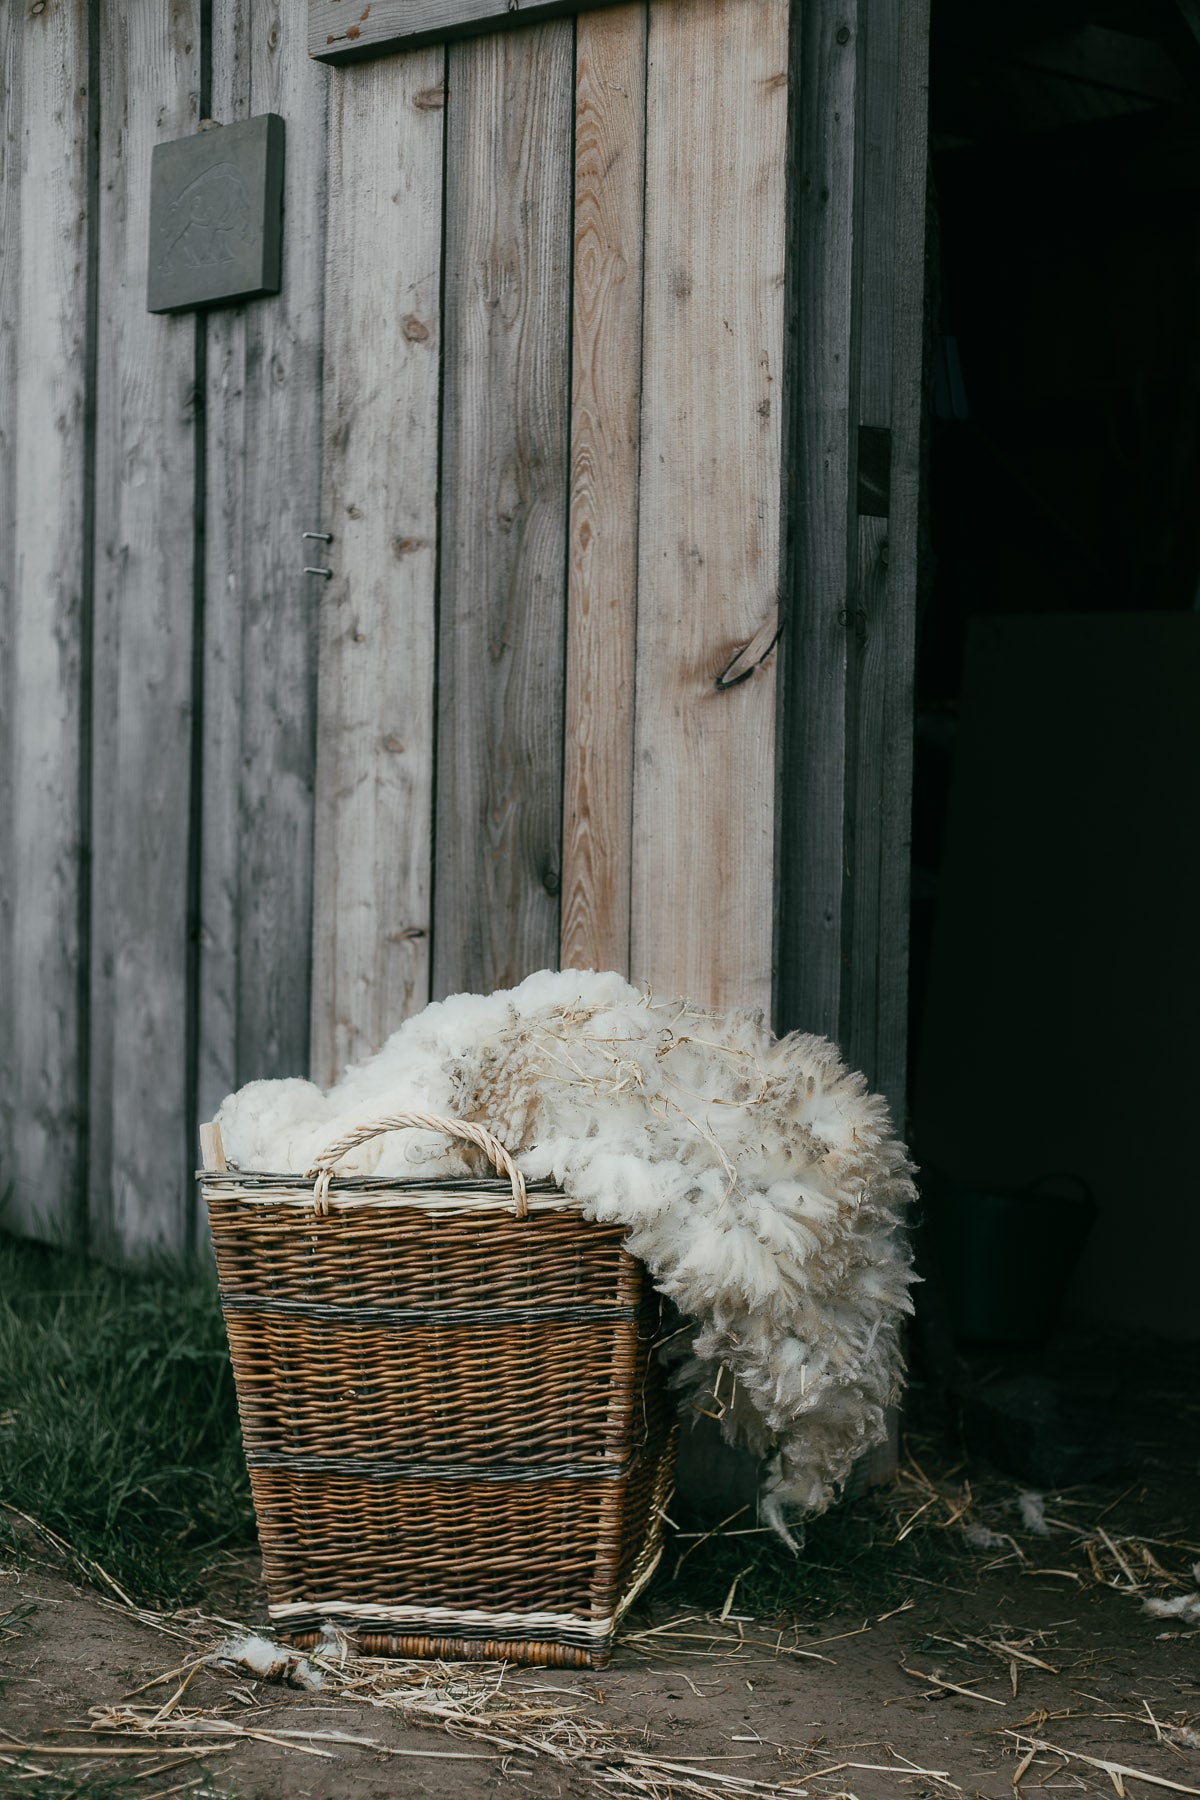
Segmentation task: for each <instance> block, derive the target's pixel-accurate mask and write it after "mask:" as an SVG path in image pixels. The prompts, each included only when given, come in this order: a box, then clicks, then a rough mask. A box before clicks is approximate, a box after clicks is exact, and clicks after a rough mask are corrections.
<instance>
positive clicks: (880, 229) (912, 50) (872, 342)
mask: <svg viewBox="0 0 1200 1800" xmlns="http://www.w3.org/2000/svg"><path fill="white" fill-rule="evenodd" d="M863 20H864V25H865V28H864V30H863V31H862V33H861V35H860V57H859V70H860V83H861V106H860V118H861V123H860V126H859V158H860V176H859V182H858V199H857V225H856V236H857V241H858V252H857V274H856V281H855V308H854V370H853V373H854V384H855V395H856V400H855V411H856V414H857V418H858V420H859V421H860V430H859V434H858V441H859V445H860V449H861V448H862V446H863V445H867V446H868V447H869V446H870V445H871V444H873V443H875V442H877V441H879V440H881V439H883V438H886V440H887V442H888V444H889V445H890V456H889V458H888V467H887V470H886V472H885V474H884V475H883V477H882V479H880V480H878V481H876V482H875V484H874V488H873V490H872V491H870V492H868V488H869V487H870V485H871V484H869V483H867V482H865V481H864V479H863V472H864V461H863V459H862V458H861V457H860V464H859V481H858V511H859V515H860V516H859V518H858V519H857V522H856V525H855V531H856V536H857V555H856V557H855V587H854V590H853V592H852V594H851V597H850V602H849V607H848V611H849V615H850V624H851V630H850V632H849V635H848V656H847V696H846V701H847V703H846V732H847V763H846V795H845V838H844V844H845V852H844V858H843V878H844V887H843V908H842V916H843V931H844V946H845V956H844V975H843V990H842V995H841V1024H840V1037H841V1041H842V1044H843V1047H844V1048H845V1050H846V1054H847V1055H848V1056H849V1058H850V1060H851V1061H852V1062H854V1063H855V1064H856V1065H857V1066H858V1067H860V1068H862V1069H863V1070H865V1072H866V1074H867V1076H868V1079H869V1080H870V1081H871V1083H872V1085H873V1086H875V1087H877V1088H879V1089H880V1090H881V1091H882V1092H884V1093H885V1094H886V1095H887V1097H888V1099H889V1100H890V1102H891V1104H892V1107H893V1111H894V1113H895V1115H896V1117H897V1118H898V1119H899V1120H900V1121H903V1116H904V1098H905V1074H906V1065H907V980H908V889H909V860H910V858H909V836H910V831H909V820H910V815H911V786H912V705H913V697H912V696H913V656H914V613H915V602H916V528H917V500H918V489H919V481H920V469H919V457H920V380H921V348H922V345H921V328H920V320H921V314H922V301H923V293H924V277H923V253H924V213H925V173H924V171H925V163H924V155H925V150H924V146H925V73H926V69H927V60H928V10H927V9H924V10H922V9H921V8H915V9H914V8H909V7H902V6H901V4H900V0H869V6H868V8H867V9H866V11H865V13H864V15H863ZM864 428H865V429H864Z"/></svg>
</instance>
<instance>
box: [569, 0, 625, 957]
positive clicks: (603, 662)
mask: <svg viewBox="0 0 1200 1800" xmlns="http://www.w3.org/2000/svg"><path fill="white" fill-rule="evenodd" d="M645 86H646V8H645V6H644V5H635V6H621V7H618V8H615V9H614V10H613V11H612V12H597V13H585V14H584V15H583V16H582V17H581V18H580V20H579V22H578V24H577V26H576V49H575V280H574V290H573V305H572V311H573V320H572V357H571V517H570V548H569V561H568V569H567V672H566V729H565V753H564V764H563V875H562V929H561V943H560V961H561V963H562V966H563V967H564V968H568V969H571V968H575V969H589V968H590V969H618V970H620V971H621V972H622V973H625V974H627V973H628V971H629V883H630V872H631V871H630V861H631V854H632V831H633V816H632V815H633V691H634V674H635V662H636V650H637V518H638V460H639V459H638V440H639V409H640V400H641V374H642V370H641V336H642V317H641V315H642V225H643V218H642V213H643V194H644V188H645V175H646V169H645V143H646V120H645Z"/></svg>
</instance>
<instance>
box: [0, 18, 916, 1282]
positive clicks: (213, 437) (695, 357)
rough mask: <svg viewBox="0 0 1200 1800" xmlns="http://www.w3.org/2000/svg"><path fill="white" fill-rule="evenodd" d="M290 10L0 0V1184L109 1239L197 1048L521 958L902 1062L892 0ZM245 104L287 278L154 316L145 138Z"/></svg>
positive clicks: (899, 452)
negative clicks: (872, 466)
mask: <svg viewBox="0 0 1200 1800" xmlns="http://www.w3.org/2000/svg"><path fill="white" fill-rule="evenodd" d="M302 11H303V9H301V8H286V9H285V8H284V7H283V6H282V5H280V4H279V0H212V5H211V7H208V6H202V5H201V4H200V0H194V4H192V0H182V3H181V4H180V5H177V6H174V7H172V8H170V9H167V10H166V12H163V11H162V10H161V9H159V10H157V11H156V10H155V9H150V11H147V10H146V9H145V8H142V7H140V6H136V5H134V3H133V0H90V3H89V0H47V5H46V6H45V7H44V8H43V9H42V11H41V12H40V13H37V14H34V13H30V12H23V13H21V14H20V16H16V15H14V14H13V12H12V11H11V9H9V10H7V11H5V12H4V14H3V15H2V16H0V82H2V83H3V84H4V95H3V97H4V99H5V102H6V103H5V105H4V109H3V115H2V116H3V125H2V128H0V129H2V131H3V134H4V135H3V149H4V162H3V165H2V184H0V231H2V232H3V248H4V257H3V263H2V266H0V633H2V644H3V650H4V661H3V674H2V679H3V681H4V684H5V686H4V694H3V700H4V705H3V713H2V717H0V734H3V738H2V741H0V754H2V756H3V762H2V767H0V780H2V781H3V784H4V786H3V790H2V814H0V833H2V834H3V837H2V841H0V980H3V982H4V1000H3V1004H0V1183H7V1182H10V1181H11V1182H12V1183H13V1185H14V1190H15V1202H14V1206H15V1214H14V1216H15V1219H16V1222H17V1223H18V1224H19V1225H20V1227H21V1228H23V1229H27V1230H42V1231H46V1232H57V1233H59V1234H62V1235H66V1236H69V1237H73V1238H75V1239H77V1240H79V1239H83V1238H87V1239H90V1241H91V1243H92V1244H93V1245H94V1246H95V1247H96V1248H97V1249H100V1250H102V1251H104V1252H106V1253H109V1254H113V1255H118V1254H126V1255H136V1254H140V1253H143V1252H146V1251H149V1250H152V1249H168V1250H180V1249H185V1248H187V1247H189V1246H190V1245H191V1244H192V1243H193V1242H194V1241H195V1238H196V1220H195V1216H194V1208H193V1203H192V1199H191V1186H190V1182H189V1179H188V1172H189V1169H190V1167H191V1164H192V1160H193V1142H194V1135H195V1127H196V1122H197V1119H198V1118H199V1117H203V1116H207V1115H208V1114H209V1113H210V1112H211V1110H212V1109H213V1108H214V1107H215V1105H216V1104H217V1103H218V1102H219V1100H220V1098H221V1096H222V1094H223V1093H224V1092H225V1091H226V1090H227V1089H229V1088H230V1087H232V1086H234V1085H236V1084H239V1083H241V1082H244V1081H246V1080H249V1079H251V1078H254V1077H258V1076H272V1075H280V1074H287V1073H300V1072H303V1071H304V1070H305V1068H306V1065H308V1064H309V1063H310V1062H311V1067H312V1070H313V1073H314V1074H315V1076H316V1077H317V1078H318V1079H322V1080H328V1079H330V1078H332V1077H333V1076H334V1075H335V1074H336V1072H337V1070H338V1069H339V1068H340V1067H341V1066H342V1065H344V1063H345V1062H346V1061H347V1060H349V1059H351V1058H354V1057H358V1056H361V1055H363V1054H364V1053H366V1052H367V1051H369V1050H371V1049H373V1048H375V1047H377V1046H378V1044H379V1043H381V1042H382V1040H383V1038H384V1037H385V1036H386V1035H387V1033H388V1032H389V1031H390V1030H392V1029H394V1027H395V1026H396V1025H397V1024H398V1023H399V1022H400V1021H401V1019H402V1018H404V1017H405V1016H407V1015H408V1014H409V1013H410V1012H412V1011H414V1010H415V1009H417V1008H419V1007H420V1006H421V1005H423V1004H424V1003H425V1002H426V1001H427V999H428V998H430V997H431V996H433V995H438V994H441V993H445V992H448V991H452V990H454V989H456V988H461V987H474V986H493V985H497V984H501V983H507V982H511V981H514V980H517V979H519V978H520V977H521V976H522V975H523V974H524V973H526V972H527V971H528V970H529V969H531V968H536V967H540V966H544V965H546V964H549V963H555V962H558V961H561V962H562V963H564V964H565V965H567V966H580V967H582V966H608V967H617V968H621V969H626V970H628V971H630V972H631V973H632V974H633V975H634V977H635V978H637V979H641V980H647V981H649V982H650V983H651V984H652V985H654V986H655V987H656V988H657V989H659V990H660V991H680V990H686V991H688V992H689V993H691V994H692V995H694V996H697V997H699V998H701V999H707V1000H711V1001H714V1002H724V1003H741V1004H748V1005H757V1006H761V1007H763V1008H764V1009H770V1008H771V1007H772V1005H775V1006H776V1008H777V1011H778V1013H779V1014H780V1016H782V1017H783V1019H784V1021H785V1022H786V1023H789V1024H793V1023H809V1024H815V1025H817V1026H818V1027H820V1028H825V1029H830V1030H834V1031H837V1030H842V1031H844V1032H847V1033H848V1034H849V1039H850V1048H851V1052H852V1054H855V1055H856V1056H857V1057H858V1059H859V1060H861V1061H863V1062H865V1063H867V1065H868V1066H869V1067H870V1068H871V1070H872V1073H877V1074H878V1075H879V1078H881V1079H884V1080H885V1081H887V1082H888V1084H889V1085H890V1086H891V1088H892V1090H893V1091H894V1092H897V1093H898V1092H900V1091H901V1090H902V1086H903V1058H902V1049H901V1046H900V1045H899V1043H898V1039H897V1033H896V1019H897V1017H898V1016H899V1015H900V1014H901V1013H902V1011H903V923H902V917H903V911H904V904H903V902H904V885H903V883H904V878H903V874H902V872H901V870H900V864H899V859H900V858H901V857H902V853H903V848H904V823H903V814H904V808H905V800H906V792H907V779H908V777H907V762H906V760H905V759H906V756H907V724H906V720H907V712H906V708H907V704H908V691H907V687H906V685H905V660H906V658H910V643H909V633H910V599H911V574H912V570H911V563H912V556H911V543H910V539H911V535H912V526H913V524H914V522H915V505H914V493H913V483H914V480H915V468H916V436H915V427H914V424H913V419H914V416H915V415H914V410H913V397H914V395H915V370H914V351H913V345H914V343H915V342H916V336H915V333H914V326H913V318H914V316H916V317H917V318H919V300H918V302H917V306H916V309H915V311H914V305H913V303H912V295H913V293H914V292H918V291H919V285H920V283H919V277H918V275H917V272H916V271H917V268H918V266H919V217H920V207H919V204H918V202H917V199H916V195H917V189H918V171H919V172H920V173H921V174H922V175H923V138H922V136H921V118H920V115H921V109H922V97H921V93H920V91H919V83H920V77H921V72H922V70H923V66H924V23H923V20H922V19H921V17H920V16H919V8H911V7H907V6H906V7H905V8H904V9H903V11H904V18H903V20H902V19H901V17H900V14H901V8H900V6H899V0H857V14H856V13H855V8H854V6H853V4H852V5H850V6H849V7H847V6H845V5H839V6H838V7H837V8H834V7H833V5H832V4H831V0H808V3H807V4H805V5H803V6H801V7H796V6H792V7H789V4H788V0H649V4H648V5H647V4H644V3H643V4H632V5H622V6H614V7H611V8H608V9H606V10H604V11H602V12H598V13H595V14H583V15H580V16H579V17H578V18H575V19H570V18H568V19H566V20H559V21H553V22H551V23H548V24H543V25H540V26H537V27H535V28H532V29H530V28H522V29H518V30H512V31H508V32H505V33H503V34H502V35H499V36H490V37H484V38H480V39H477V40H473V41H468V42H460V43H456V44H454V45H452V46H450V47H448V48H445V47H432V48H426V49H421V50H418V51H416V52H411V53H408V54H400V55H392V56H386V57H381V58H378V59H376V60H372V61H365V62H362V63H360V64H358V65H355V66H354V67H351V68H339V69H334V70H332V71H331V70H328V69H326V68H324V67H322V66H320V65H317V64H315V63H313V62H311V61H310V60H309V58H308V57H307V54H306V50H305V42H304V29H303V18H302ZM151 13H153V17H151ZM902 32H904V33H907V34H908V37H909V39H910V40H911V41H910V43H909V45H908V48H907V49H904V48H903V47H902V37H901V34H902ZM905 58H907V59H908V62H907V67H908V73H907V74H906V75H905V80H907V82H908V88H907V89H904V88H903V87H902V86H899V85H897V72H898V69H899V67H900V65H901V64H902V63H904V61H905ZM268 110H270V111H277V112H279V113H281V114H282V115H283V116H284V118H285V120H286V125H287V151H286V183H287V191H286V207H285V230H284V247H285V250H284V254H285V275H284V287H283V292H282V293H281V295H280V296H279V297H278V298H277V299H271V300H267V301H262V302H257V303H254V304H251V305H247V306H243V307H233V308H226V309H221V310H218V311H214V312H212V313H210V314H209V315H207V316H206V317H204V316H202V317H199V318H197V317H196V316H193V315H184V316H182V317H177V318H170V319H167V318H162V317H158V316H154V317H152V316H151V315H149V314H147V313H146V311H145V306H144V287H145V242H146V207H147V202H148V193H149V159H150V150H151V147H152V145H153V143H155V142H156V141H160V140H162V139H166V138H171V137H176V136H182V135H185V134H187V133H189V132H191V131H193V130H195V129H197V128H198V127H199V126H200V125H201V123H202V121H205V120H208V119H212V120H214V121H216V122H217V124H218V125H219V124H220V123H223V122H227V121H231V120H234V119H237V118H241V117H246V116H250V115H252V114H255V113H260V112H264V111H268ZM906 119H907V121H908V124H909V126H910V127H911V129H908V130H907V132H906V131H905V130H904V124H905V120H906ZM914 233H915V234H916V235H914ZM862 423H866V424H869V425H873V426H876V427H878V428H879V429H880V430H882V431H886V430H889V429H890V430H892V484H891V500H890V501H889V500H888V498H887V496H886V494H885V496H884V503H883V506H882V510H881V509H880V507H879V506H878V505H875V506H874V508H873V510H871V509H868V510H867V511H862V509H860V508H859V506H858V504H857V502H856V500H855V499H853V498H852V496H854V495H856V494H857V493H858V492H859V490H860V489H861V480H860V470H859V467H858V460H857V459H858V445H859V436H860V434H859V431H858V427H859V425H860V424H862ZM889 505H890V506H891V509H892V512H893V515H894V516H893V517H892V518H891V519H887V518H885V517H884V514H885V513H886V512H887V510H888V507H889ZM306 532H313V533H317V532H319V533H327V534H330V536H331V541H330V542H328V543H326V542H325V541H324V540H323V539H320V538H305V536H304V535H303V534H304V533H306ZM906 534H907V535H906ZM305 565H313V566H319V567H324V568H327V569H328V570H329V571H330V574H329V577H328V579H326V578H325V577H323V576H322V575H320V574H306V573H305V572H304V570H305ZM781 625H782V628H783V638H782V640H781V641H782V645H783V647H784V652H785V654H784V658H783V660H784V663H785V668H784V672H783V674H782V676H781V675H780V672H779V670H778V668H777V664H778V663H779V661H780V652H779V650H778V649H777V648H776V647H775V639H776V634H777V631H778V630H779V628H780V626H781ZM735 677H741V679H735ZM781 765H782V768H783V785H782V787H781V786H780V770H781ZM897 984H899V985H897Z"/></svg>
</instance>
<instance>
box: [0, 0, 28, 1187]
mask: <svg viewBox="0 0 1200 1800" xmlns="http://www.w3.org/2000/svg"><path fill="white" fill-rule="evenodd" d="M23 35H24V18H23V17H22V16H21V15H19V14H18V13H17V12H16V10H15V9H14V8H13V7H11V6H6V7H5V8H4V10H3V12H0V1182H3V1183H5V1184H7V1183H8V1182H9V1181H12V1180H14V1179H15V1175H14V1170H13V1163H12V1148H11V1146H12V1142H13V1131H14V1125H15V1118H16V1101H17V1080H18V1075H17V1063H18V1057H19V1048H18V1046H19V1038H18V1034H17V1029H16V1015H15V1013H14V1010H13V1008H12V1006H11V1005H10V1003H9V996H10V995H11V994H12V991H13V983H14V981H15V978H16V963H15V955H16V941H15V936H14V914H15V911H16V895H15V893H14V891H13V880H14V875H15V871H16V863H17V856H16V840H15V837H14V832H13V827H14V819H15V813H16V786H15V771H16V731H15V725H16V715H17V681H16V659H15V646H16V634H17V457H18V449H17V332H18V329H19V326H20V322H21V304H20V285H21V160H22V159H21V125H22V119H21V111H22V108H21V43H22V38H23Z"/></svg>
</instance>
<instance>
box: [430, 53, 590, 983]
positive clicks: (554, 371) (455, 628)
mask: <svg viewBox="0 0 1200 1800" xmlns="http://www.w3.org/2000/svg"><path fill="white" fill-rule="evenodd" d="M448 67H449V82H450V99H449V104H450V114H449V118H448V121H447V168H446V186H447V194H446V230H447V243H446V286H445V317H446V344H445V365H444V367H445V374H444V380H445V391H444V399H443V432H442V541H443V551H442V575H441V600H440V638H439V652H440V659H439V673H438V693H439V714H438V777H437V894H438V918H437V932H436V937H435V942H434V991H435V993H437V994H445V993H449V992H452V991H454V990H455V989H463V988H494V987H499V986H504V985H507V984H508V983H510V982H513V981H516V980H519V979H520V978H521V977H522V976H523V975H525V974H526V973H527V972H528V971H529V970H531V969H537V968H542V967H545V966H547V965H552V964H553V963H554V962H555V961H556V960H557V957H558V937H559V904H558V896H559V888H560V883H561V866H562V865H561V837H562V721H563V654H564V633H565V616H566V604H565V594H564V588H565V574H566V538H567V485H568V438H569V420H570V393H569V370H568V361H569V354H570V348H569V347H570V329H571V326H570V303H569V290H570V276H571V235H572V234H571V212H572V192H571V135H572V133H571V122H572V106H573V92H574V72H575V57H574V32H573V29H572V27H571V25H570V24H569V23H568V24H557V25H545V26H539V27H536V28H535V29H533V30H529V31H521V32H514V33H508V34H505V35H502V36H498V37H490V38H481V39H479V40H478V41H476V42H474V43H471V44H461V45H454V46H452V47H451V49H450V51H449V63H448Z"/></svg>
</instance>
